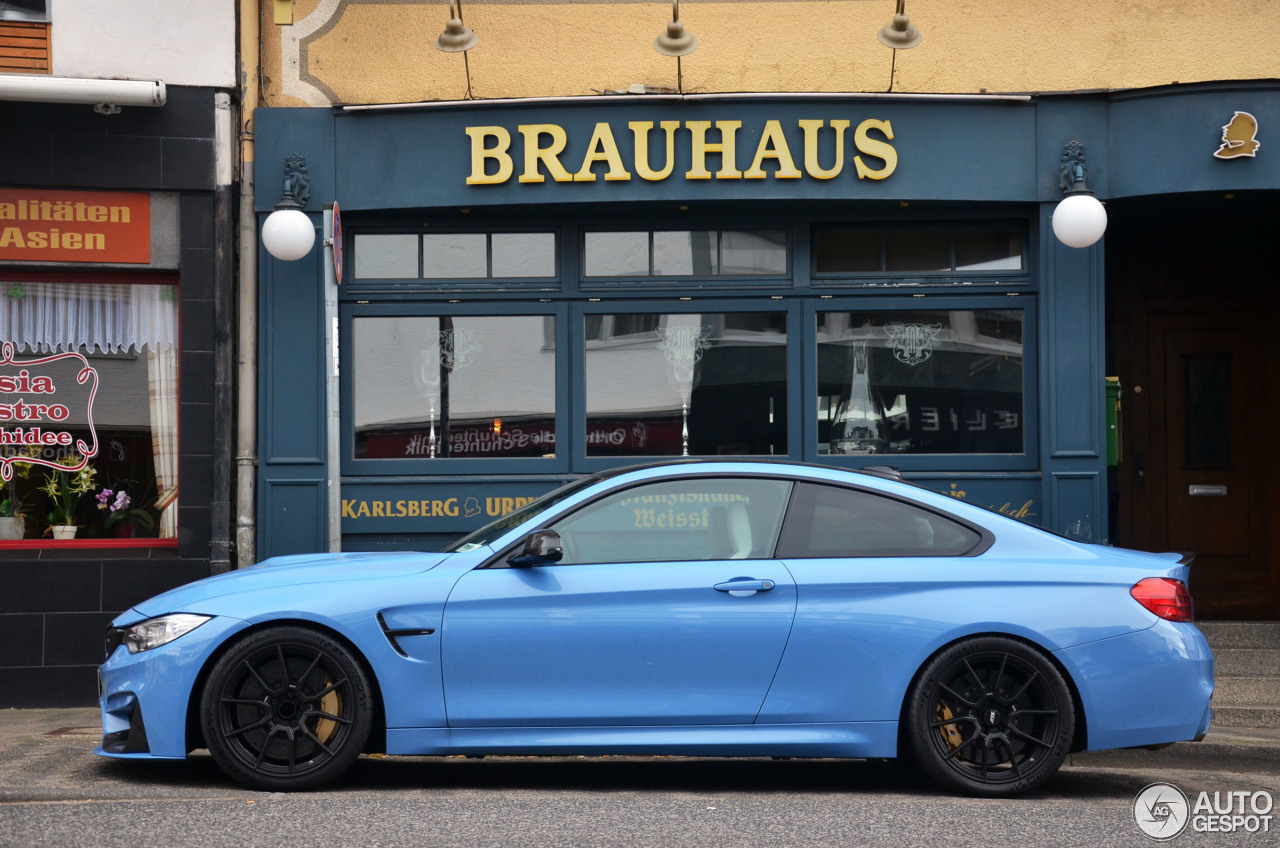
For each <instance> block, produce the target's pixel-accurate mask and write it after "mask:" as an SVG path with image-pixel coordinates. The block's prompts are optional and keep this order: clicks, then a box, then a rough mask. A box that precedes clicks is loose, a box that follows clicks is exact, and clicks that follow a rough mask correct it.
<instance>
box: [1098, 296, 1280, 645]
mask: <svg viewBox="0 0 1280 848" xmlns="http://www.w3.org/2000/svg"><path fill="white" fill-rule="evenodd" d="M1166 306H1168V304H1166ZM1259 317H1260V316H1259V315H1258V314H1256V313H1254V314H1252V315H1251V314H1249V313H1231V312H1220V311H1218V312H1215V311H1207V312H1206V311H1200V310H1199V309H1197V308H1194V307H1191V308H1185V309H1183V308H1172V309H1168V308H1166V309H1164V310H1161V311H1159V312H1155V313H1150V312H1149V313H1147V314H1146V315H1145V316H1144V318H1145V322H1144V323H1145V329H1146V332H1145V333H1141V334H1139V336H1145V342H1146V344H1145V347H1146V351H1145V354H1146V355H1145V356H1141V357H1138V359H1140V360H1141V359H1145V360H1146V362H1145V368H1141V369H1140V370H1142V371H1145V372H1146V375H1145V380H1143V381H1142V382H1136V383H1135V384H1134V386H1133V388H1134V390H1135V391H1134V392H1132V393H1130V395H1129V398H1130V399H1131V402H1130V403H1129V404H1128V407H1131V408H1134V412H1135V413H1138V414H1137V415H1136V416H1135V421H1134V422H1133V423H1134V424H1136V425H1138V426H1137V427H1136V428H1134V429H1133V430H1131V431H1130V434H1129V438H1128V439H1127V447H1128V449H1129V452H1128V456H1127V457H1126V459H1127V460H1129V462H1127V463H1125V464H1123V465H1122V467H1121V471H1120V475H1119V480H1120V488H1121V491H1122V499H1121V503H1122V505H1127V506H1128V508H1129V509H1131V510H1133V512H1134V514H1133V516H1131V517H1132V518H1133V521H1132V522H1131V523H1130V527H1131V528H1132V531H1133V532H1134V535H1135V536H1136V538H1134V539H1132V540H1120V541H1121V543H1122V544H1126V545H1131V546H1135V547H1143V548H1147V549H1150V550H1173V551H1183V552H1194V553H1195V554H1196V560H1195V564H1194V565H1193V566H1192V569H1191V593H1192V596H1193V597H1194V598H1195V602H1196V613H1197V617H1198V618H1202V619H1273V618H1276V617H1277V612H1278V611H1280V610H1278V609H1277V603H1276V599H1277V592H1276V588H1277V587H1276V583H1277V579H1276V576H1277V569H1276V568H1275V566H1274V565H1273V563H1272V556H1271V548H1272V546H1273V545H1272V542H1273V540H1272V538H1271V537H1272V530H1271V528H1270V527H1269V516H1270V509H1269V506H1268V504H1269V500H1270V499H1269V497H1268V495H1269V492H1268V488H1269V484H1270V481H1272V480H1274V478H1275V475H1274V473H1272V471H1273V469H1272V468H1271V466H1272V465H1273V464H1274V460H1273V458H1274V457H1275V455H1276V452H1275V450H1274V449H1273V447H1272V445H1271V442H1273V441H1274V440H1275V437H1276V429H1277V428H1276V425H1275V423H1274V420H1273V417H1272V414H1273V412H1274V407H1275V403H1274V400H1273V395H1274V392H1275V389H1276V387H1277V386H1278V385H1280V381H1278V380H1277V378H1276V374H1275V373H1274V368H1273V367H1272V366H1271V360H1272V359H1273V358H1274V356H1273V352H1272V351H1271V350H1270V349H1269V345H1270V342H1269V339H1268V336H1267V335H1266V334H1264V333H1259V332H1256V331H1255V330H1253V329H1251V328H1253V327H1256V326H1257V319H1258V318H1259ZM1126 411H1127V408H1126ZM1126 423H1128V422H1126ZM1124 465H1128V466H1129V467H1127V468H1126V467H1124ZM1122 508H1123V506H1122Z"/></svg>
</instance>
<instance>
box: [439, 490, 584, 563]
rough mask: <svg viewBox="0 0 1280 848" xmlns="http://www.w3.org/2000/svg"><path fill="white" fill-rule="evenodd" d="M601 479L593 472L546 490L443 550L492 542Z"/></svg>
mask: <svg viewBox="0 0 1280 848" xmlns="http://www.w3.org/2000/svg"><path fill="white" fill-rule="evenodd" d="M602 479H604V478H603V477H602V476H601V475H598V474H593V475H591V476H590V477H583V478H582V479H581V480H574V481H573V482H571V483H566V484H565V485H563V486H561V487H560V488H558V489H554V490H553V491H550V492H547V493H546V494H545V495H543V496H542V497H540V498H538V499H537V500H535V501H531V502H529V503H527V504H525V505H524V506H522V507H520V508H519V509H517V510H515V511H514V512H508V513H507V514H506V515H504V516H502V517H501V518H499V519H497V520H495V521H492V522H490V523H488V524H486V525H485V526H483V527H481V528H480V529H479V530H476V531H474V532H472V533H469V534H468V535H466V536H463V537H462V538H461V539H459V540H458V541H456V542H454V543H453V544H452V545H449V546H448V547H447V548H445V549H444V551H445V553H466V552H467V551H474V550H475V549H476V548H480V547H484V546H485V545H490V544H493V541H494V540H495V539H498V538H500V537H501V536H502V535H503V534H504V533H506V532H507V531H508V530H510V529H511V528H512V527H516V526H518V525H520V524H522V523H524V522H525V521H528V520H529V518H530V517H532V516H533V515H535V514H536V513H539V512H541V511H542V510H544V509H548V508H550V507H552V506H555V505H556V504H558V503H560V501H562V500H564V499H565V498H567V497H569V496H571V495H574V494H577V493H578V492H580V491H582V490H583V489H585V488H587V487H588V486H592V485H595V484H596V483H598V482H600V481H601V480H602Z"/></svg>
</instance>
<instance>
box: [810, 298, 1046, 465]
mask: <svg viewBox="0 0 1280 848" xmlns="http://www.w3.org/2000/svg"><path fill="white" fill-rule="evenodd" d="M1022 322H1023V313H1022V311H1021V310H1012V309H1006V310H995V309H990V310H974V309H955V310H919V311H910V312H825V313H820V314H819V315H818V398H817V405H818V441H819V448H818V452H819V453H820V454H894V453H912V454H916V453H929V454H959V453H1022V452H1023V450H1024V446H1023V426H1024V416H1025V408H1024V404H1023V367H1022V363H1023V345H1022V331H1023V326H1022Z"/></svg>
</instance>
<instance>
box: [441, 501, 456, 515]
mask: <svg viewBox="0 0 1280 848" xmlns="http://www.w3.org/2000/svg"><path fill="white" fill-rule="evenodd" d="M444 514H445V515H447V516H449V517H451V518H457V517H458V499H457V498H449V499H448V500H447V501H445V502H444Z"/></svg>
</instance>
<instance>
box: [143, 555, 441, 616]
mask: <svg viewBox="0 0 1280 848" xmlns="http://www.w3.org/2000/svg"><path fill="white" fill-rule="evenodd" d="M448 557H449V554H440V553H399V552H397V553H350V554H299V555H295V556H284V557H273V558H272V559H268V560H264V561H262V562H260V563H258V564H257V565H252V566H249V567H248V568H242V569H239V570H238V571H230V572H227V573H226V574H219V575H216V576H214V577H206V578H205V579H204V580H197V581H196V582H194V583H188V584H187V585H185V586H179V587H178V588H176V589H170V590H169V591H168V592H164V593H163V594H160V595H156V596H155V597H154V598H150V599H148V600H146V601H143V602H142V603H140V604H137V605H136V606H134V608H133V610H134V612H136V613H137V614H138V615H141V616H142V617H143V618H152V617H154V616H157V615H164V614H166V613H170V612H181V611H182V610H184V609H186V608H188V607H190V606H192V605H193V604H196V603H199V602H201V601H207V600H209V599H210V598H218V597H222V596H224V595H234V594H240V593H242V592H252V591H255V590H259V589H279V588H282V587H286V586H296V585H300V584H304V583H305V584H307V585H314V584H316V583H335V582H341V581H346V580H376V579H380V578H387V577H399V576H403V575H409V574H418V573H421V572H423V571H430V570H431V569H433V568H435V567H436V566H437V565H439V564H440V563H441V562H443V561H444V560H445V559H446V558H448ZM126 615H128V614H127V613H126ZM128 617H130V618H132V617H133V616H128ZM122 618H124V616H122Z"/></svg>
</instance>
